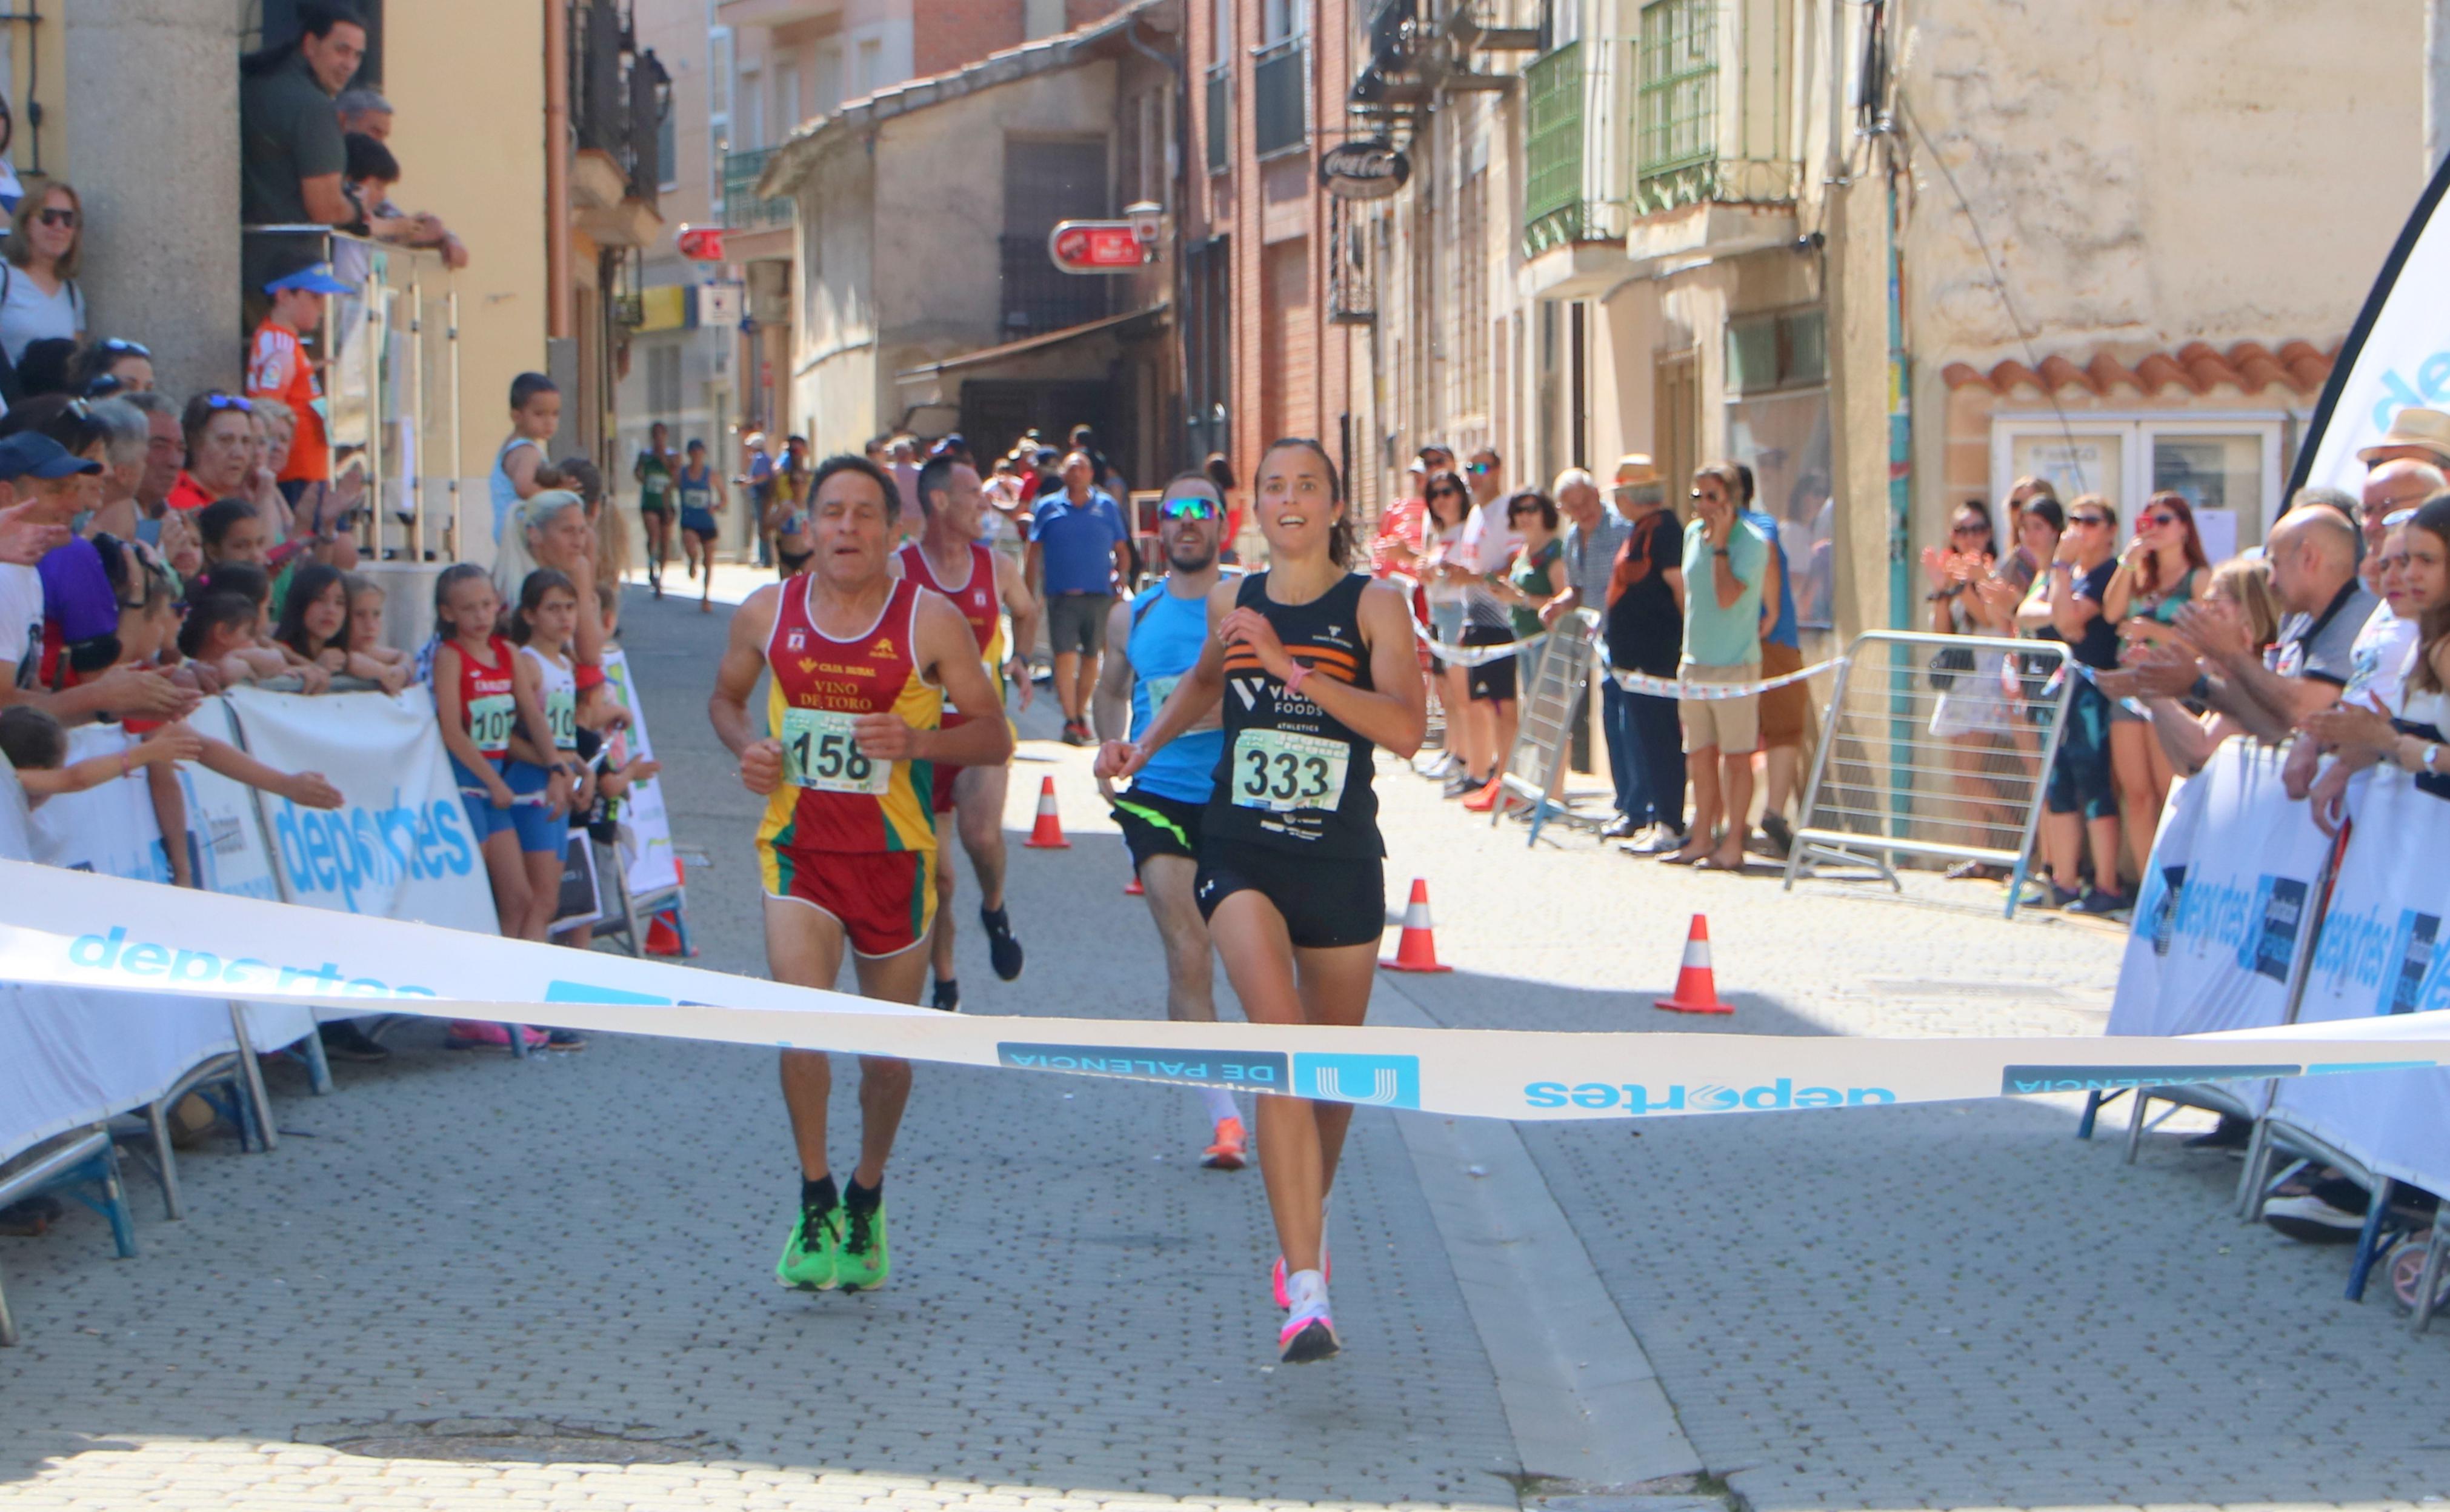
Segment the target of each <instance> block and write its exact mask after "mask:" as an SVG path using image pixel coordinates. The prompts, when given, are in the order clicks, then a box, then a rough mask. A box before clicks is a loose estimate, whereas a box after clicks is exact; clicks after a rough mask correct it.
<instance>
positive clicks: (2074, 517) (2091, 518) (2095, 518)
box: [2068, 514, 2110, 525]
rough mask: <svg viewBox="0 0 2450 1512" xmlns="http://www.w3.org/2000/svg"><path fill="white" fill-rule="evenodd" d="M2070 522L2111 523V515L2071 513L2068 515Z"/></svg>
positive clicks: (2071, 523)
mask: <svg viewBox="0 0 2450 1512" xmlns="http://www.w3.org/2000/svg"><path fill="white" fill-rule="evenodd" d="M2068 523H2069V524H2070V525H2107V524H2109V523H2110V516H2109V515H2107V514H2071V515H2069V516H2068Z"/></svg>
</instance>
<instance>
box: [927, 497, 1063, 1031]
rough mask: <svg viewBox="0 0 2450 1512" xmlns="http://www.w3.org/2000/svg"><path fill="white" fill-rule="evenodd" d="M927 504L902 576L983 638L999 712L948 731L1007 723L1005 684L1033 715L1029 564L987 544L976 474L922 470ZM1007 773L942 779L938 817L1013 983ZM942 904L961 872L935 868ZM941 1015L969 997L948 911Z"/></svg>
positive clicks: (981, 770) (959, 717)
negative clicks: (983, 722) (947, 820)
mask: <svg viewBox="0 0 2450 1512" xmlns="http://www.w3.org/2000/svg"><path fill="white" fill-rule="evenodd" d="M919 503H920V508H921V509H922V510H923V511H924V513H925V514H926V516H927V525H926V530H925V533H923V534H922V535H921V536H920V537H919V539H917V540H915V541H905V542H904V543H903V545H902V549H901V550H900V551H898V552H894V554H893V563H894V571H896V572H899V573H901V574H902V575H903V576H904V577H905V578H908V579H909V580H910V581H912V582H914V583H917V584H918V585H919V586H920V587H922V588H929V589H933V590H935V591H937V592H939V593H942V594H943V595H944V596H945V597H946V598H948V599H951V600H952V601H953V607H954V608H955V609H958V610H960V611H962V618H963V619H965V620H967V621H968V622H969V626H970V633H971V634H972V635H974V636H976V637H977V638H978V643H979V656H980V660H981V662H982V665H983V666H984V667H985V669H986V671H987V677H988V680H989V681H990V682H991V683H993V684H994V685H995V690H996V702H995V703H994V704H993V705H992V706H990V707H989V708H983V709H972V708H966V707H963V708H958V709H956V708H947V709H946V710H945V711H944V727H945V728H947V729H950V728H952V727H954V726H956V725H959V724H961V723H962V721H963V720H965V719H969V718H973V717H992V718H995V719H998V720H1001V719H1002V718H1003V688H1004V682H1005V679H1006V678H1010V679H1011V680H1012V681H1013V682H1015V683H1017V684H1018V685H1019V686H1020V688H1021V708H1028V707H1029V695H1030V681H1029V648H1030V647H1031V646H1032V645H1034V644H1035V643H1036V641H1037V639H1038V600H1037V599H1035V598H1034V597H1032V596H1031V595H1030V591H1029V585H1028V583H1027V582H1026V581H1024V580H1023V579H1022V577H1021V564H1020V563H1018V562H1016V561H1014V560H1012V559H1011V558H1010V557H1006V556H999V555H997V554H996V553H995V552H992V551H989V550H988V549H987V548H985V547H983V546H982V545H980V544H979V521H980V518H981V517H982V515H983V514H985V513H986V493H985V490H984V489H982V487H981V486H980V483H979V475H978V471H977V469H975V468H973V467H971V466H970V465H969V464H968V463H966V462H960V461H956V460H954V459H953V458H952V457H950V456H939V457H935V458H932V459H930V460H929V461H928V463H927V465H926V466H924V467H923V468H921V469H920V470H919ZM1006 613H1010V614H1011V615H1012V644H1011V646H1010V647H1008V648H1007V647H1006V646H1005V644H1004V638H1003V616H1004V614H1006ZM1011 771H1012V768H1011V767H1009V766H965V767H961V768H958V769H954V770H947V769H946V768H944V767H942V766H940V767H938V768H937V771H936V812H938V813H939V814H951V815H952V816H953V818H954V827H955V829H956V830H957V831H958V832H959V833H960V835H961V837H962V849H963V850H965V851H967V852H969V857H970V869H971V870H972V871H973V872H976V873H977V874H978V879H979V923H980V924H981V925H982V927H984V928H985V930H986V934H987V958H988V960H991V961H992V962H993V963H994V965H995V974H996V975H997V976H999V977H1001V978H1002V979H1004V980H1006V981H1010V980H1012V979H1014V978H1016V977H1019V976H1020V975H1021V941H1020V940H1016V939H1014V938H1013V933H1012V919H1011V916H1009V915H1008V914H1006V913H1005V912H1004V906H1003V879H1004V848H1003V800H1004V787H1005V783H1006V779H1007V778H1008V777H1009V776H1010V775H1011ZM936 891H937V897H938V901H939V903H940V904H943V905H949V904H950V903H951V902H952V901H953V867H952V863H950V862H946V863H943V864H942V865H940V866H939V867H938V868H937V873H936ZM934 955H935V960H936V993H935V998H934V1002H935V1005H936V1006H937V1007H939V1008H942V1009H944V1010H945V1011H947V1012H951V1011H952V1010H954V1009H957V1008H959V1007H961V1005H962V989H961V987H960V985H959V984H958V983H957V982H956V981H955V979H954V977H953V918H952V915H951V914H950V913H948V912H946V911H945V908H944V907H943V906H940V907H939V908H938V909H937V912H936V927H935V949H934Z"/></svg>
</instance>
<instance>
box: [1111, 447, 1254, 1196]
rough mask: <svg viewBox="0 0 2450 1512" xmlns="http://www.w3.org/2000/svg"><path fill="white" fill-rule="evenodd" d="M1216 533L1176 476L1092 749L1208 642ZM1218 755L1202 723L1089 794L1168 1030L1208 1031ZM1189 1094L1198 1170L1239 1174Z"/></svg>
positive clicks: (1218, 1099)
mask: <svg viewBox="0 0 2450 1512" xmlns="http://www.w3.org/2000/svg"><path fill="white" fill-rule="evenodd" d="M1224 529H1225V500H1224V496H1223V494H1220V493H1219V492H1218V490H1217V488H1216V485H1215V483H1213V482H1211V481H1210V480H1209V478H1208V477H1207V475H1205V474H1202V473H1185V474H1182V475H1180V476H1178V477H1176V479H1175V480H1174V481H1173V482H1171V483H1168V484H1167V485H1166V486H1165V496H1164V498H1163V499H1162V500H1161V501H1160V502H1159V503H1158V505H1157V545H1158V547H1159V549H1160V550H1162V551H1163V552H1165V562H1166V574H1165V576H1164V577H1163V578H1161V579H1159V580H1158V581H1157V582H1155V583H1152V584H1150V585H1149V586H1148V587H1147V588H1144V589H1142V590H1140V591H1139V592H1138V594H1137V595H1135V596H1134V597H1131V598H1128V599H1125V600H1123V601H1122V602H1120V603H1118V604H1117V605H1116V606H1115V608H1114V611H1113V612H1112V613H1110V614H1109V615H1108V616H1107V619H1106V645H1107V647H1108V648H1109V649H1108V651H1107V655H1106V661H1105V666H1104V667H1103V668H1102V669H1100V670H1099V675H1098V688H1097V693H1096V696H1095V697H1093V698H1092V699H1091V700H1090V714H1091V717H1092V718H1093V719H1094V720H1095V722H1096V724H1097V728H1098V734H1099V738H1100V739H1103V740H1108V741H1121V740H1126V739H1138V737H1140V736H1141V735H1144V734H1145V733H1147V731H1148V727H1149V725H1150V723H1151V722H1152V721H1153V720H1155V719H1156V717H1157V710H1158V709H1160V708H1164V707H1165V703H1166V700H1167V699H1168V698H1169V697H1171V696H1172V695H1173V692H1174V689H1175V688H1176V685H1177V684H1179V683H1180V682H1181V681H1182V678H1183V675H1184V674H1185V673H1187V672H1189V671H1190V670H1191V669H1192V668H1194V667H1195V666H1196V665H1197V664H1198V662H1199V653H1200V652H1201V651H1202V650H1204V649H1206V648H1207V646H1208V641H1209V636H1208V599H1209V595H1210V594H1211V593H1213V592H1214V591H1215V588H1216V584H1217V582H1218V580H1219V578H1220V577H1221V575H1222V573H1223V571H1224V570H1223V569H1222V568H1221V567H1219V566H1218V565H1217V563H1218V552H1219V551H1220V550H1221V549H1222V546H1223V540H1224V534H1223V533H1224ZM1118 649H1119V651H1118ZM1224 753H1225V736H1224V733H1223V730H1222V727H1221V726H1220V724H1219V721H1218V719H1217V716H1216V715H1215V713H1213V712H1212V713H1210V714H1207V715H1205V716H1203V717H1202V718H1201V719H1200V720H1199V721H1198V722H1197V723H1196V726H1195V727H1192V728H1191V729H1190V730H1189V731H1187V732H1186V733H1184V734H1183V735H1181V736H1179V737H1177V738H1176V740H1175V741H1174V743H1173V744H1172V745H1169V746H1166V747H1165V748H1164V749H1162V750H1160V751H1157V753H1156V754H1154V755H1152V756H1151V757H1149V759H1148V760H1147V762H1146V763H1145V764H1143V765H1142V766H1141V767H1140V769H1139V771H1138V774H1137V775H1136V776H1135V777H1134V778H1133V779H1132V784H1131V786H1130V787H1128V788H1126V789H1123V790H1122V791H1119V792H1118V791H1117V790H1116V789H1115V787H1114V785H1112V784H1110V783H1106V782H1103V781H1100V782H1099V788H1100V789H1101V790H1102V791H1103V792H1104V793H1105V795H1106V798H1107V800H1108V802H1110V803H1112V804H1114V814H1115V823H1116V824H1119V825H1121V826H1122V831H1123V843H1124V844H1125V845H1126V846H1128V847H1129V848H1130V850H1131V853H1132V870H1133V873H1134V874H1135V875H1137V876H1138V878H1139V880H1140V889H1141V891H1142V892H1143V893H1145V894H1146V895H1147V898H1148V908H1149V917H1150V918H1151V919H1152V920H1154V921H1156V923H1157V940H1158V941H1159V942H1160V943H1161V944H1163V945H1164V947H1165V1016H1166V1017H1167V1018H1172V1019H1174V1020H1176V1021H1177V1022H1186V1021H1187V1022H1192V1023H1203V1024H1206V1023H1215V1021H1216V995H1215V970H1214V969H1213V968H1212V967H1211V966H1210V965H1209V958H1208V921H1206V920H1205V919H1202V918H1201V917H1200V914H1199V904H1198V902H1197V901H1196V899H1194V897H1193V896H1192V889H1193V884H1194V882H1195V874H1196V872H1197V870H1198V863H1199V831H1200V825H1199V820H1200V815H1201V812H1202V811H1203V810H1205V809H1206V808H1207V806H1208V800H1209V797H1210V795H1211V794H1212V793H1213V792H1214V791H1215V786H1216V776H1215V774H1216V762H1217V759H1218V758H1219V757H1221V756H1223V755H1224ZM1200 1092H1201V1095H1202V1097H1203V1098H1204V1100H1205V1105H1206V1108H1207V1114H1208V1121H1209V1123H1210V1125H1211V1126H1212V1128H1213V1129H1214V1131H1215V1133H1214V1137H1213V1138H1211V1140H1210V1141H1209V1145H1208V1148H1207V1149H1206V1150H1205V1151H1204V1152H1202V1153H1201V1154H1200V1157H1199V1163H1200V1164H1201V1165H1203V1166H1206V1167H1208V1168H1209V1169H1210V1170H1212V1171H1239V1170H1241V1169H1242V1165H1243V1162H1244V1161H1245V1160H1246V1159H1247V1158H1248V1145H1247V1143H1246V1134H1245V1132H1244V1129H1243V1125H1242V1115H1241V1113H1240V1111H1239V1110H1238V1109H1236V1108H1235V1105H1234V1095H1233V1094H1232V1093H1230V1092H1228V1091H1226V1090H1225V1089H1224V1088H1222V1087H1203V1088H1201V1089H1200Z"/></svg>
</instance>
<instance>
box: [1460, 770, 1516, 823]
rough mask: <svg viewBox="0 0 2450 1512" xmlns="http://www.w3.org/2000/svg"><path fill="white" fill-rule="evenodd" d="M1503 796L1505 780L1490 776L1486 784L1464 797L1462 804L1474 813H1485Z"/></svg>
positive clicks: (1500, 800)
mask: <svg viewBox="0 0 2450 1512" xmlns="http://www.w3.org/2000/svg"><path fill="white" fill-rule="evenodd" d="M1505 797H1506V780H1505V779H1504V778H1502V777H1492V778H1490V779H1489V782H1488V786H1486V787H1483V788H1482V789H1481V790H1480V791H1478V792H1476V793H1474V794H1472V795H1471V796H1470V797H1469V798H1467V799H1465V800H1464V801H1463V806H1464V807H1466V808H1467V809H1469V810H1470V811H1471V812H1473V813H1475V814H1485V813H1488V811H1489V810H1490V809H1492V808H1495V807H1496V806H1497V805H1498V804H1499V803H1500V802H1502V801H1503V800H1504V799H1505Z"/></svg>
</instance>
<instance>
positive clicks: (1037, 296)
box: [1001, 236, 1112, 339]
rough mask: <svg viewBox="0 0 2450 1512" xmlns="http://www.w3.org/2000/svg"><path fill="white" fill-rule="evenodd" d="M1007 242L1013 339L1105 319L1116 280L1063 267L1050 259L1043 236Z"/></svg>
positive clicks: (1008, 328)
mask: <svg viewBox="0 0 2450 1512" xmlns="http://www.w3.org/2000/svg"><path fill="white" fill-rule="evenodd" d="M1001 241H1002V244H1003V269H1002V272H1003V330H1004V335H1005V337H1006V338H1007V339H1018V338H1021V337H1024V336H1039V335H1042V334H1043V333H1045V332H1048V331H1060V330H1062V329H1064V328H1065V327H1067V326H1074V325H1080V324H1083V323H1085V322H1087V321H1090V320H1099V319H1101V318H1103V317H1104V316H1105V314H1106V286H1107V284H1108V283H1110V282H1112V280H1110V279H1106V278H1102V277H1099V276H1097V275H1094V274H1079V273H1066V272H1064V271H1063V270H1062V269H1060V268H1059V267H1057V266H1056V265H1055V260H1054V259H1053V258H1052V257H1050V256H1048V255H1047V250H1046V238H1045V237H1043V236H1007V237H1004V238H1002V239H1001Z"/></svg>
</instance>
